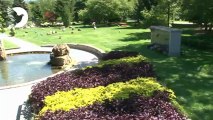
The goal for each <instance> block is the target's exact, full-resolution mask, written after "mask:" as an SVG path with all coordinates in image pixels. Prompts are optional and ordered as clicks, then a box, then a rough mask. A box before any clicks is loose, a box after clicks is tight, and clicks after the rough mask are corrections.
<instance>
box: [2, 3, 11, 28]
mask: <svg viewBox="0 0 213 120" xmlns="http://www.w3.org/2000/svg"><path fill="white" fill-rule="evenodd" d="M11 5H12V1H11V0H0V11H1V17H2V20H1V22H2V26H3V27H6V26H8V24H9V23H8V22H7V21H8V20H9V17H8V14H7V8H8V7H11Z"/></svg>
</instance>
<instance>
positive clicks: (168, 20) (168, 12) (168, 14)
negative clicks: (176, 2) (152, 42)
mask: <svg viewBox="0 0 213 120" xmlns="http://www.w3.org/2000/svg"><path fill="white" fill-rule="evenodd" d="M167 16H168V18H167V22H168V27H169V22H170V2H168V11H167Z"/></svg>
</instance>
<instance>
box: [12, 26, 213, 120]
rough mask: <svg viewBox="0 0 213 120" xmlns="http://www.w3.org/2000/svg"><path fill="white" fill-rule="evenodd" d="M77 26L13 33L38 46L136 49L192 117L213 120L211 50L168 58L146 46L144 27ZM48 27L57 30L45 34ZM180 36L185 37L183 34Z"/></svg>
mask: <svg viewBox="0 0 213 120" xmlns="http://www.w3.org/2000/svg"><path fill="white" fill-rule="evenodd" d="M80 29H81V31H77V29H75V30H74V34H71V32H72V30H71V28H67V29H66V31H65V32H62V31H61V30H60V29H59V28H43V29H42V28H30V29H22V30H18V31H17V34H16V36H17V37H19V38H22V39H25V40H27V41H30V42H33V43H35V44H38V45H47V44H56V43H81V44H90V45H93V46H96V47H98V48H101V49H103V50H105V51H111V50H131V51H138V52H140V53H142V54H143V55H144V56H145V57H147V58H149V59H150V61H152V62H153V64H154V67H155V68H156V73H157V77H158V79H159V81H160V82H161V83H162V84H164V85H166V86H167V87H169V88H171V89H173V90H174V91H175V93H176V95H177V99H178V101H179V103H180V104H181V105H182V106H183V107H184V109H185V110H186V112H187V113H188V114H189V116H190V117H191V118H192V119H193V120H194V119H197V120H201V119H202V120H212V119H213V114H212V112H213V88H212V86H213V54H212V52H208V51H201V50H196V49H191V48H188V47H182V55H181V57H168V56H166V55H162V54H159V53H157V52H154V51H150V50H148V49H147V47H146V45H147V44H149V43H150V31H149V30H148V29H137V28H131V27H128V28H127V27H102V28H98V29H97V30H93V29H92V28H86V27H85V28H80ZM52 30H55V31H57V32H58V33H57V34H54V35H47V33H48V32H50V31H52ZM25 32H28V33H25ZM59 36H61V39H59ZM189 37H190V36H189ZM192 37H193V36H192ZM184 39H186V37H183V40H184Z"/></svg>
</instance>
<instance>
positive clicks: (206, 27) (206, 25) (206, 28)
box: [204, 22, 208, 31]
mask: <svg viewBox="0 0 213 120" xmlns="http://www.w3.org/2000/svg"><path fill="white" fill-rule="evenodd" d="M204 28H205V31H207V30H208V24H207V23H206V22H205V23H204Z"/></svg>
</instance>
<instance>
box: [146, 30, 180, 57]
mask: <svg viewBox="0 0 213 120" xmlns="http://www.w3.org/2000/svg"><path fill="white" fill-rule="evenodd" d="M150 29H151V45H150V46H149V48H150V49H155V50H158V51H160V52H163V53H165V54H168V55H169V56H179V55H180V51H181V32H182V31H181V30H179V29H175V28H169V27H164V26H151V27H150Z"/></svg>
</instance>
